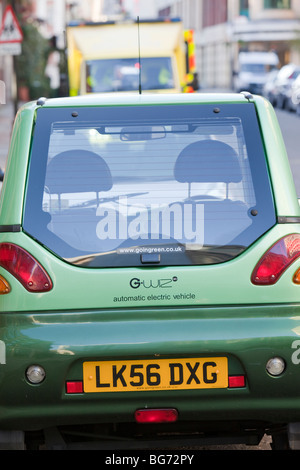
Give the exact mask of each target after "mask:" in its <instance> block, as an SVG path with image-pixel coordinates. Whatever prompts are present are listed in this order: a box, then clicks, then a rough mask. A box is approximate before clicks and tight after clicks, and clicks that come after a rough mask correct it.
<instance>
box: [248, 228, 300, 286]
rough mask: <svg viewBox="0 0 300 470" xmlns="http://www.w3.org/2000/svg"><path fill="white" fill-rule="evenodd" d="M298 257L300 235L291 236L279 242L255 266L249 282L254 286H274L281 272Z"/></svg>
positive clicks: (299, 254)
mask: <svg viewBox="0 0 300 470" xmlns="http://www.w3.org/2000/svg"><path fill="white" fill-rule="evenodd" d="M299 256H300V235H299V234H292V235H288V236H286V237H284V238H282V239H281V240H279V241H278V242H277V243H275V245H273V246H272V247H271V248H270V249H269V250H268V251H267V252H266V253H265V254H264V256H263V257H262V258H261V260H260V261H259V263H258V264H257V265H256V267H255V269H254V271H253V273H252V277H251V281H252V282H253V284H256V285H271V284H275V283H276V282H277V281H278V279H279V278H280V276H281V275H282V274H283V272H284V271H285V270H286V269H287V268H288V267H289V266H290V265H291V264H292V263H293V262H294V261H295V260H296V259H297V258H299Z"/></svg>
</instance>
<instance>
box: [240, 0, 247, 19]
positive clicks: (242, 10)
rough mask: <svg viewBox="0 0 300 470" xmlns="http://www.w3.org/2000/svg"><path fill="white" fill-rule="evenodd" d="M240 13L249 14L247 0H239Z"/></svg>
mask: <svg viewBox="0 0 300 470" xmlns="http://www.w3.org/2000/svg"><path fill="white" fill-rule="evenodd" d="M240 15H242V16H249V0H240Z"/></svg>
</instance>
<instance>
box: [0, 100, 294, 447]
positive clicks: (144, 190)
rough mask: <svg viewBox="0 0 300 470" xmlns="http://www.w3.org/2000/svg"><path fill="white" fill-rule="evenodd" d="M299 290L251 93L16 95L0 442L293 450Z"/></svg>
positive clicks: (8, 183) (287, 184) (276, 158)
mask: <svg viewBox="0 0 300 470" xmlns="http://www.w3.org/2000/svg"><path fill="white" fill-rule="evenodd" d="M299 284H300V207H299V203H298V199H297V196H296V192H295V188H294V182H293V178H292V175H291V171H290V167H289V163H288V159H287V156H286V151H285V147H284V144H283V140H282V136H281V132H280V128H279V125H278V123H277V120H276V117H275V113H274V111H273V108H272V106H271V105H270V104H269V102H267V101H266V100H264V99H263V98H261V97H258V96H252V95H250V94H248V93H241V94H224V95H210V94H181V95H176V94H174V95H171V94H170V95H143V94H142V95H139V94H136V95H118V94H116V95H105V96H104V95H101V96H100V95H99V96H97V95H90V96H86V97H76V98H57V99H49V100H45V99H39V100H38V101H37V102H31V103H28V104H26V105H25V106H24V107H23V108H21V109H20V111H19V112H18V114H17V116H16V119H15V124H14V128H13V133H12V138H11V145H10V150H9V155H8V160H7V166H6V171H5V177H4V182H3V187H2V192H1V200H0V293H1V295H0V310H1V313H0V447H1V448H6V449H8V448H26V449H32V448H35V449H37V448H41V446H43V448H61V449H71V448H89V449H90V448H104V449H110V448H112V449H130V448H132V449H134V448H143V449H145V448H149V447H151V448H153V446H154V448H158V447H161V446H164V447H165V446H167V445H168V446H178V445H182V444H183V443H184V445H188V446H198V445H201V444H203V443H207V442H210V443H212V442H215V443H221V442H234V443H236V442H238V443H241V442H244V443H248V444H258V443H259V442H260V440H261V439H262V437H263V436H264V435H265V434H268V435H271V436H272V445H273V447H274V448H276V449H278V448H291V449H298V448H300V285H299Z"/></svg>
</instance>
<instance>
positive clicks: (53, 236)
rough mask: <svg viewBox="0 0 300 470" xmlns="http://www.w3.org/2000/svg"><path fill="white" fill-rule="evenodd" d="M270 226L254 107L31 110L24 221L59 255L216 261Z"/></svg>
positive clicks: (88, 262) (115, 262) (146, 261)
mask: <svg viewBox="0 0 300 470" xmlns="http://www.w3.org/2000/svg"><path fill="white" fill-rule="evenodd" d="M274 224H275V210H274V206H273V199H272V193H271V188H270V182H269V178H268V172H267V166H266V161H265V156H264V150H263V145H262V142H261V137H260V132H259V127H258V123H257V118H256V113H255V108H254V105H253V104H250V103H247V104H236V105H234V104H232V105H228V104H226V105H222V106H220V107H218V108H216V106H212V105H195V104H193V105H178V106H177V105H174V106H167V105H163V106H128V107H127V106H125V107H118V106H116V107H98V108H96V107H92V108H78V109H70V108H61V109H51V108H49V109H47V108H41V109H39V110H38V112H37V122H36V128H35V132H34V139H33V146H32V155H31V161H30V169H29V178H28V185H27V194H26V202H25V211H24V220H23V229H24V231H25V232H27V233H28V234H29V235H31V236H32V237H34V238H35V239H36V240H37V241H38V242H40V243H41V244H43V245H44V246H45V247H47V248H48V249H49V250H51V251H53V252H54V253H55V254H57V255H58V256H59V257H61V258H63V259H65V260H66V261H68V262H70V263H73V264H77V265H80V266H88V267H101V266H103V267H113V266H116V267H118V266H141V265H159V266H168V265H193V264H196V265H206V264H214V263H221V262H225V261H227V260H230V259H232V258H234V257H236V256H238V255H239V254H240V253H242V252H243V251H244V250H245V249H246V248H247V247H248V246H249V245H250V244H251V243H253V242H254V241H255V240H256V239H257V238H259V237H260V236H261V235H262V234H263V233H265V232H266V231H267V230H268V229H269V228H270V227H271V226H273V225H274Z"/></svg>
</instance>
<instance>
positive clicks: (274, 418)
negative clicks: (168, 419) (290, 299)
mask: <svg viewBox="0 0 300 470" xmlns="http://www.w3.org/2000/svg"><path fill="white" fill-rule="evenodd" d="M299 334H300V305H265V306H239V307H237V306H227V307H217V308H214V307H210V308H198V307H194V308H178V309H174V308H169V309H134V310H131V309H128V310H126V309H124V310H113V311H112V310H107V311H78V312H45V313H30V312H24V313H1V327H0V338H1V343H0V429H15V430H16V429H18V430H34V429H43V428H49V427H51V426H60V425H80V424H86V423H128V422H134V412H135V410H136V409H138V408H145V407H148V408H151V407H156V408H164V407H172V408H176V409H177V410H178V413H179V421H180V422H186V423H188V422H210V423H211V424H212V422H214V421H215V422H217V421H227V420H230V422H233V421H237V422H239V423H242V422H245V423H246V422H250V421H251V422H262V423H264V425H265V426H266V427H268V426H272V425H279V424H282V423H288V422H295V421H300V337H299ZM220 356H226V357H228V367H229V371H228V373H229V375H240V374H243V375H245V376H246V386H245V387H242V388H236V389H228V388H223V389H202V390H169V391H142V392H114V393H79V394H74V395H70V394H67V393H66V388H65V384H66V381H68V380H70V381H77V380H79V381H80V380H82V379H83V363H84V362H85V361H98V360H120V359H122V360H136V359H153V358H157V357H160V358H176V357H180V358H192V357H200V358H202V357H220ZM274 356H280V357H282V358H283V359H284V361H285V363H286V370H285V372H284V373H283V374H282V375H281V376H279V377H271V376H270V375H269V374H268V373H267V372H266V368H265V366H266V363H267V361H268V360H269V359H270V358H271V357H274ZM32 364H39V365H41V366H43V367H44V369H45V371H46V378H45V380H44V381H43V382H42V383H41V384H40V385H32V384H29V383H28V381H27V380H26V377H25V371H26V369H27V367H28V366H30V365H32Z"/></svg>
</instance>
